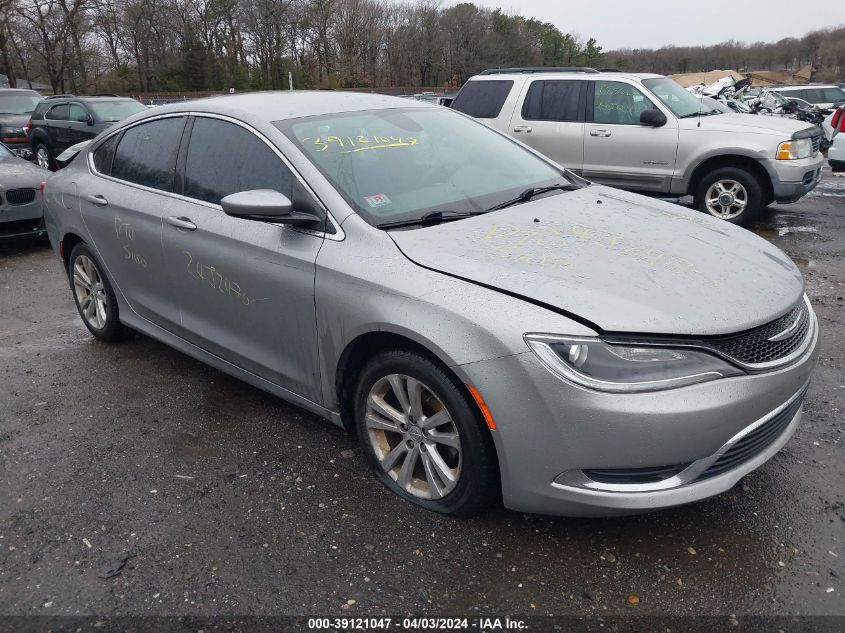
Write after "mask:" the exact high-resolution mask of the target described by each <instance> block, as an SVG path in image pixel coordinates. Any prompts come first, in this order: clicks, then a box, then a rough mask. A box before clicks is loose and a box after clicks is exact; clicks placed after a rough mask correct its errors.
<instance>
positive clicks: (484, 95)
mask: <svg viewBox="0 0 845 633" xmlns="http://www.w3.org/2000/svg"><path fill="white" fill-rule="evenodd" d="M511 88H513V81H511V80H510V79H495V80H490V81H485V80H479V81H468V82H467V83H466V84H464V87H463V88H461V91H460V92H459V93H458V96H456V97H455V100H454V101H453V102H452V109H453V110H457V111H458V112H463V113H464V114H468V115H470V116H472V117H475V118H477V119H495V118H496V117H497V116H499V113H500V112H501V111H502V106H503V105H505V99H507V98H508V95H509V94H510V91H511Z"/></svg>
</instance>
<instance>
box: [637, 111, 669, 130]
mask: <svg viewBox="0 0 845 633" xmlns="http://www.w3.org/2000/svg"><path fill="white" fill-rule="evenodd" d="M640 123H642V124H643V125H650V126H651V127H661V126H663V125H666V115H665V114H663V113H662V112H661V111H660V110H658V109H657V108H652V109H651V110H643V111H642V112H641V113H640Z"/></svg>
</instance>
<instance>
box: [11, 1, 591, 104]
mask: <svg viewBox="0 0 845 633" xmlns="http://www.w3.org/2000/svg"><path fill="white" fill-rule="evenodd" d="M601 58H602V49H601V47H600V46H599V45H598V43H597V42H596V41H595V39H592V38H588V39H586V40H585V39H583V38H581V37H579V36H577V35H573V34H568V33H563V32H561V31H560V30H559V29H558V28H557V27H555V26H554V25H552V24H549V23H546V22H542V21H540V20H537V19H534V18H525V17H523V16H520V15H511V14H508V13H506V12H504V11H502V10H500V9H492V10H491V9H487V8H483V7H478V6H476V5H474V4H471V3H463V4H458V5H456V6H452V7H448V8H441V7H440V4H439V2H437V1H436V0H415V1H414V2H394V1H388V0H0V72H3V73H5V74H6V75H8V76H9V78H10V83H11V84H12V85H14V84H15V83H16V80H18V79H20V78H28V79H30V80H36V81H39V82H41V83H44V84H47V85H49V86H50V87H51V88H52V90H53V91H55V92H57V93H58V92H75V93H80V94H85V93H96V92H118V93H137V92H147V93H149V92H172V91H211V90H225V89H228V88H235V89H238V90H261V89H278V88H287V87H288V75H289V73H290V74H291V75H292V77H293V82H294V86H295V87H297V88H318V87H325V88H350V87H386V86H443V87H457V86H460V85H461V84H462V83H463V82H464V81H465V80H466V79H467V78H468V77H470V76H472V75H473V74H475V73H478V72H479V71H481V70H483V69H484V68H488V67H496V66H555V65H567V66H569V65H597V64H599V63H600V61H601ZM17 83H18V85H19V86H20V85H21V82H19V81H18V82H17Z"/></svg>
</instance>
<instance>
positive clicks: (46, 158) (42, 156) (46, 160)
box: [35, 145, 50, 169]
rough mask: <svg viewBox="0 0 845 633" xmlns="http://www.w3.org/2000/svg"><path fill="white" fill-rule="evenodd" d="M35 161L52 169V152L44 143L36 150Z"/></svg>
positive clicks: (40, 165)
mask: <svg viewBox="0 0 845 633" xmlns="http://www.w3.org/2000/svg"><path fill="white" fill-rule="evenodd" d="M35 162H36V163H37V164H38V166H39V167H42V168H43V169H50V153H49V152H48V151H47V148H46V147H44V146H43V145H42V146H41V147H39V148H38V150H37V151H36V152H35Z"/></svg>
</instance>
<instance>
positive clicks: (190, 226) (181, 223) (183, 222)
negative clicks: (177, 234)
mask: <svg viewBox="0 0 845 633" xmlns="http://www.w3.org/2000/svg"><path fill="white" fill-rule="evenodd" d="M167 223H168V224H169V225H171V226H175V227H176V228H177V229H185V230H186V231H196V230H197V225H196V224H194V223H193V222H191V219H190V218H186V217H185V216H182V217H178V218H177V217H176V216H175V215H171V216H170V217H168V218H167Z"/></svg>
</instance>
